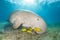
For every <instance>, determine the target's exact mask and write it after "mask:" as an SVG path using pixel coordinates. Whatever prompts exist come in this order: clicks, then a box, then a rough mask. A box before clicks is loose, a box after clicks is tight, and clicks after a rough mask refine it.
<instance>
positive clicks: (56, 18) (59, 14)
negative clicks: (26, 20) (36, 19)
mask: <svg viewBox="0 0 60 40" xmlns="http://www.w3.org/2000/svg"><path fill="white" fill-rule="evenodd" d="M53 1H54V0H53ZM53 1H50V2H52V3H49V1H48V0H47V1H41V3H38V1H36V3H37V4H36V5H34V4H33V5H31V3H30V4H25V5H23V3H24V2H23V3H22V4H20V3H21V1H20V0H17V1H16V0H15V1H12V0H11V1H8V0H0V40H60V1H56V0H55V1H54V2H53ZM25 2H26V1H25ZM27 2H28V3H29V1H27ZM31 2H32V1H31ZM21 9H24V10H30V11H33V12H35V13H36V14H38V15H39V16H41V17H42V18H43V19H44V21H45V22H46V24H47V31H46V33H44V34H41V35H36V34H28V33H22V32H20V31H19V29H18V30H14V29H13V28H12V25H11V24H10V23H9V17H10V14H11V13H12V12H13V11H15V10H21Z"/></svg>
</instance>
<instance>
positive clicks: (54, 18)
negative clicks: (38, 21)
mask: <svg viewBox="0 0 60 40" xmlns="http://www.w3.org/2000/svg"><path fill="white" fill-rule="evenodd" d="M21 6H22V5H17V4H13V3H10V2H8V1H5V0H0V22H5V21H6V20H8V19H9V16H10V14H11V13H12V12H13V11H14V10H16V9H26V10H31V11H33V12H35V13H36V14H38V15H39V16H41V17H42V18H43V19H44V20H45V22H46V23H60V1H57V2H53V3H51V4H48V2H46V3H45V4H44V5H43V4H42V3H41V5H40V4H38V5H37V7H35V6H33V8H32V7H24V6H23V7H21Z"/></svg>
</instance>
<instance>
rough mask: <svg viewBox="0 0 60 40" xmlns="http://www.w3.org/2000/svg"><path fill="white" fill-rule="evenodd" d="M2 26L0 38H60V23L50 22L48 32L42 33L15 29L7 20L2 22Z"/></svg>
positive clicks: (3, 39)
mask: <svg viewBox="0 0 60 40" xmlns="http://www.w3.org/2000/svg"><path fill="white" fill-rule="evenodd" d="M0 26H1V27H0V40H60V24H59V23H55V24H48V25H47V31H46V33H44V34H41V35H37V34H31V33H26V32H21V31H20V29H18V30H14V29H13V28H12V26H11V25H10V24H9V23H7V22H4V23H0Z"/></svg>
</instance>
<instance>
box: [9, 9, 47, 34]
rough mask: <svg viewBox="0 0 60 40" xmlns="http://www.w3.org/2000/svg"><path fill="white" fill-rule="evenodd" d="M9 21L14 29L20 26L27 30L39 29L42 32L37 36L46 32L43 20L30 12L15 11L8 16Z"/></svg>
mask: <svg viewBox="0 0 60 40" xmlns="http://www.w3.org/2000/svg"><path fill="white" fill-rule="evenodd" d="M9 21H10V22H11V23H12V24H13V28H14V29H17V28H19V26H20V25H21V24H22V26H23V27H27V28H28V27H31V28H32V29H33V28H35V27H37V28H40V29H41V30H42V31H41V32H38V33H39V34H42V33H44V32H46V23H45V22H44V20H43V19H42V18H41V17H40V16H38V15H37V14H35V13H34V12H31V11H19V10H18V11H15V12H13V13H12V14H11V15H10V18H9Z"/></svg>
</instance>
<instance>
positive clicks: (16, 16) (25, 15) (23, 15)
mask: <svg viewBox="0 0 60 40" xmlns="http://www.w3.org/2000/svg"><path fill="white" fill-rule="evenodd" d="M35 17H37V16H36V14H33V13H31V12H27V11H24V12H23V11H17V12H14V13H12V14H11V16H10V22H11V23H14V22H15V21H16V20H21V21H23V20H25V19H27V20H28V21H29V19H30V20H33V18H35ZM31 18H32V19H31Z"/></svg>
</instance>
